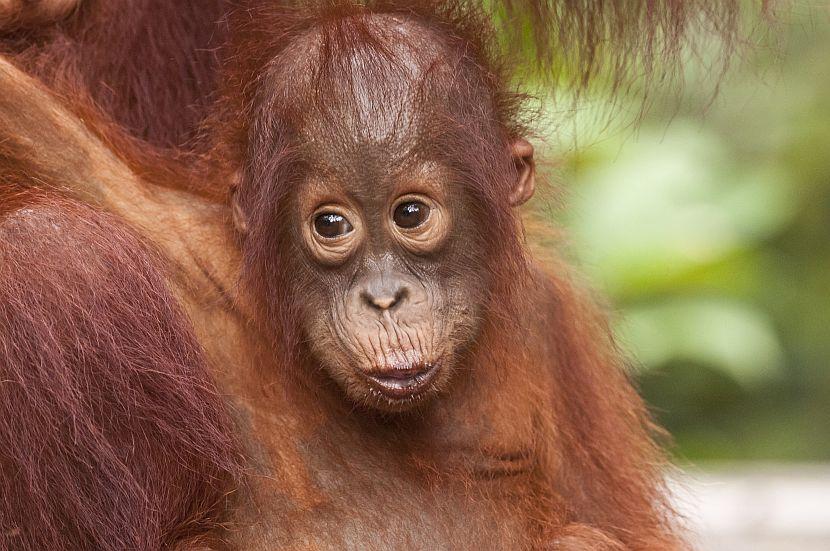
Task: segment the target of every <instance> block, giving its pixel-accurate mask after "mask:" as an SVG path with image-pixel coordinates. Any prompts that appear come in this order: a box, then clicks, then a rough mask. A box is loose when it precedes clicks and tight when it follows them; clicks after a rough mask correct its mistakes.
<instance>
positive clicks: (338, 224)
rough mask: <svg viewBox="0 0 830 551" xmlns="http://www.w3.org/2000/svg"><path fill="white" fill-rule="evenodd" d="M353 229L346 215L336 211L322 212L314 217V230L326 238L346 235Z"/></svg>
mask: <svg viewBox="0 0 830 551" xmlns="http://www.w3.org/2000/svg"><path fill="white" fill-rule="evenodd" d="M353 229H354V228H353V227H352V225H351V223H349V221H348V220H346V217H345V216H343V215H342V214H337V213H336V212H324V213H322V214H318V215H317V217H316V218H315V219H314V231H316V232H317V234H318V235H320V236H322V237H325V238H327V239H333V238H335V237H340V236H342V235H346V234H347V233H349V232H350V231H352V230H353Z"/></svg>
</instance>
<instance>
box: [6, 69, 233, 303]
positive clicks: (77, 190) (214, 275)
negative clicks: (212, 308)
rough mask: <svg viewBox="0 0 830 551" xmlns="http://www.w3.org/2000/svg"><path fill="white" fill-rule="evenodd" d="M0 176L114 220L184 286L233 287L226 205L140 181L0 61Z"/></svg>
mask: <svg viewBox="0 0 830 551" xmlns="http://www.w3.org/2000/svg"><path fill="white" fill-rule="evenodd" d="M0 174H2V175H5V176H13V177H17V178H16V179H17V180H19V181H24V182H26V183H27V185H30V186H31V187H37V188H41V189H46V190H54V191H59V192H60V193H62V194H64V195H68V196H70V197H72V198H74V199H76V200H80V201H81V202H83V203H87V204H90V205H93V206H96V207H99V208H102V209H104V210H107V211H109V212H112V213H113V214H116V215H118V216H119V217H120V218H122V219H123V220H124V221H125V222H127V223H128V224H129V225H130V226H132V227H133V228H135V229H136V230H138V231H139V233H140V234H142V235H143V236H144V237H146V238H148V239H149V241H151V242H152V243H154V244H155V245H156V246H157V247H158V248H159V249H160V250H161V252H162V253H163V255H164V256H165V257H166V258H167V259H169V260H172V261H173V262H174V264H175V265H176V267H177V268H179V269H182V270H183V271H184V273H185V275H186V277H184V278H182V280H183V281H187V282H188V284H194V283H195V284H198V283H199V282H204V283H206V284H207V285H210V286H211V287H215V286H216V283H217V282H216V280H221V282H222V283H221V285H224V284H225V283H227V285H228V286H230V285H232V283H231V282H232V280H233V274H232V273H231V272H232V268H229V266H233V264H234V262H233V256H234V251H235V247H234V246H233V240H232V237H231V234H230V230H229V228H230V226H229V224H226V223H225V222H226V220H227V219H228V216H227V212H226V208H225V207H224V206H223V205H217V204H214V203H210V202H209V201H207V200H205V199H202V198H199V197H197V196H195V195H193V194H190V193H187V192H184V191H180V190H174V189H169V188H163V187H160V186H155V185H152V184H149V183H147V182H145V181H142V179H141V178H140V177H139V176H138V175H136V174H135V172H133V171H132V170H131V169H130V167H128V166H127V165H126V164H125V163H124V162H123V161H122V160H121V159H120V158H119V157H118V156H117V155H116V153H115V151H114V150H113V149H112V148H111V147H110V146H109V145H108V144H107V143H105V142H104V141H103V140H102V139H101V138H99V137H98V136H97V135H95V134H94V133H93V132H91V131H90V129H89V128H88V127H87V126H86V125H85V124H84V121H83V120H82V119H81V118H79V117H78V116H77V115H76V114H74V113H73V112H71V111H70V110H69V109H67V108H66V107H65V106H64V105H62V104H61V102H60V100H59V99H58V98H57V97H56V96H55V95H53V94H52V93H51V92H50V91H49V90H47V89H46V88H45V87H44V86H42V85H41V84H40V83H39V82H38V81H37V80H35V79H33V78H32V77H30V76H29V75H27V74H25V73H24V72H22V71H21V70H19V69H18V68H16V67H15V66H14V65H13V64H12V63H11V62H10V61H9V60H8V59H6V58H4V57H2V56H0ZM3 191H4V190H3V189H2V188H0V202H2V201H3V195H4V193H3ZM209 280H210V281H209Z"/></svg>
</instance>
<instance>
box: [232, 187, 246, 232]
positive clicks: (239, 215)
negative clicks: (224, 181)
mask: <svg viewBox="0 0 830 551" xmlns="http://www.w3.org/2000/svg"><path fill="white" fill-rule="evenodd" d="M239 180H240V179H239V178H238V177H237V178H235V179H234V182H233V184H231V218H232V219H233V227H234V228H236V231H238V232H239V233H241V234H242V235H245V234H246V233H248V217H247V216H245V211H243V210H242V207H241V206H240V204H239V197H238V195H239V194H238V191H239Z"/></svg>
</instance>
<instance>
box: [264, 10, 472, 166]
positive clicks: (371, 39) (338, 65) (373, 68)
mask: <svg viewBox="0 0 830 551" xmlns="http://www.w3.org/2000/svg"><path fill="white" fill-rule="evenodd" d="M464 65H466V62H465V60H464V59H463V56H462V55H461V53H460V52H458V51H456V49H455V48H453V47H451V46H450V45H449V44H448V43H447V39H446V37H443V36H441V35H439V34H437V33H436V32H435V31H434V30H432V29H430V28H428V27H426V26H424V25H422V24H420V23H419V22H417V21H415V20H412V19H407V18H404V17H401V16H393V15H377V14H375V15H367V16H363V17H359V18H358V17H353V18H345V19H343V20H341V21H337V22H333V23H329V24H327V25H325V26H321V27H319V28H315V29H312V30H310V31H308V32H307V33H306V34H304V35H302V36H300V37H298V38H297V39H295V40H294V41H293V43H292V44H291V46H289V47H288V48H286V50H284V52H283V53H282V55H281V56H280V59H279V60H278V62H277V63H276V64H275V71H273V72H272V74H275V75H280V76H279V82H276V83H275V84H276V85H277V86H281V87H282V89H283V94H284V97H285V99H286V100H287V102H286V104H287V105H291V106H292V108H291V109H292V111H293V113H294V116H293V117H292V118H293V119H294V121H293V122H294V128H295V130H296V131H297V133H298V134H299V136H300V137H302V138H303V139H304V141H306V143H308V144H310V145H311V147H312V148H314V149H322V150H325V151H328V152H329V154H331V153H334V152H336V150H338V149H341V150H353V149H354V148H359V149H361V150H366V149H367V148H368V149H371V148H373V147H377V148H382V150H383V151H385V152H386V153H387V154H390V155H399V156H402V157H405V156H407V155H409V154H410V153H411V149H412V148H413V147H416V146H417V144H418V141H419V139H423V138H424V134H425V131H434V130H435V127H436V125H440V124H441V121H440V120H439V119H441V118H447V116H449V115H451V113H449V112H448V105H449V104H450V103H453V102H452V97H451V96H452V95H453V93H455V94H456V95H458V94H468V95H469V94H470V93H471V91H472V90H474V89H475V86H471V83H470V82H469V81H468V80H469V76H468V73H469V72H470V71H469V70H466V68H465V67H463V66H464ZM461 79H464V82H463V83H462V82H459V81H460V80H461ZM480 95H483V94H480ZM454 103H456V104H469V103H470V102H469V101H461V100H459V101H456V102H454ZM477 103H478V105H479V107H481V106H483V104H484V103H486V102H485V101H483V98H479V101H478V102H477ZM449 118H451V116H450V117H449ZM342 153H343V154H344V156H351V155H347V154H346V153H347V152H346V151H342Z"/></svg>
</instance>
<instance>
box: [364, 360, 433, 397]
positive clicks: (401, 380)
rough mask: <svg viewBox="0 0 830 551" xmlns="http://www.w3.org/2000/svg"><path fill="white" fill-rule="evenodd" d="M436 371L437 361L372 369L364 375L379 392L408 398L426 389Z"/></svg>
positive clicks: (388, 395)
mask: <svg viewBox="0 0 830 551" xmlns="http://www.w3.org/2000/svg"><path fill="white" fill-rule="evenodd" d="M437 373H438V364H437V363H418V364H415V365H412V366H410V367H405V368H392V369H385V370H383V371H373V372H370V373H366V374H365V376H366V378H367V379H368V380H369V382H370V383H371V385H372V387H374V388H375V389H376V390H377V391H379V392H380V393H381V394H383V395H384V396H386V397H387V398H391V399H397V400H400V399H404V398H410V397H412V396H415V395H416V394H419V393H421V392H423V391H424V390H426V389H427V388H428V387H429V386H430V384H431V383H432V381H433V380H434V379H435V375H436V374H437Z"/></svg>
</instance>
